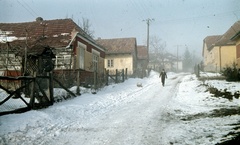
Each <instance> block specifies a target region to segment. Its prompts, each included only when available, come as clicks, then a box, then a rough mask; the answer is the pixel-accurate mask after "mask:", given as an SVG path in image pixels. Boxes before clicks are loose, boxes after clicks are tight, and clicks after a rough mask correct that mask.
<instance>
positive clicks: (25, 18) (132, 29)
mask: <svg viewBox="0 0 240 145" xmlns="http://www.w3.org/2000/svg"><path fill="white" fill-rule="evenodd" d="M39 16H40V17H42V18H43V19H45V20H50V19H64V18H72V19H73V20H74V21H75V22H76V23H77V24H79V23H81V21H82V18H87V19H89V21H90V23H91V29H92V30H93V31H94V32H95V33H94V36H95V38H98V37H101V38H122V37H136V38H137V43H138V45H143V44H145V45H146V38H147V24H146V21H144V20H146V19H154V20H153V21H151V23H150V36H156V37H158V38H159V39H161V40H162V42H166V50H167V51H169V52H173V53H176V50H177V46H178V48H179V53H180V52H183V51H184V50H185V48H186V46H187V47H188V48H189V50H190V51H191V52H194V53H195V54H196V55H201V53H202V46H203V39H204V38H205V37H206V36H209V35H221V34H223V33H225V32H226V31H227V30H228V29H229V28H230V27H231V25H233V24H234V23H235V22H236V21H238V20H239V19H240V0H0V23H12V22H29V21H35V19H36V18H37V17H39Z"/></svg>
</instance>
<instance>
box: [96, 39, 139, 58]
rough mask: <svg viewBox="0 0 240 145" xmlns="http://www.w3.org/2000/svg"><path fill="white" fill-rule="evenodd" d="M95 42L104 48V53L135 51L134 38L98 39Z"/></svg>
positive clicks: (135, 42) (135, 43)
mask: <svg viewBox="0 0 240 145" xmlns="http://www.w3.org/2000/svg"><path fill="white" fill-rule="evenodd" d="M96 42H97V43H98V44H99V45H101V46H103V47H105V48H106V54H116V53H135V51H136V50H135V49H136V46H137V41H136V38H114V39H98V40H96Z"/></svg>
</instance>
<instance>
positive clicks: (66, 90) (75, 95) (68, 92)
mask: <svg viewBox="0 0 240 145" xmlns="http://www.w3.org/2000/svg"><path fill="white" fill-rule="evenodd" d="M53 80H54V81H55V82H57V83H58V84H59V85H60V86H61V87H62V88H63V89H64V90H66V91H67V92H68V93H69V94H71V95H72V96H74V97H76V95H75V94H74V93H73V92H71V91H70V90H68V88H66V87H65V86H64V85H63V84H62V83H61V82H59V81H58V80H57V79H55V78H53Z"/></svg>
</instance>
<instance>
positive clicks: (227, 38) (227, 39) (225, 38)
mask: <svg viewBox="0 0 240 145" xmlns="http://www.w3.org/2000/svg"><path fill="white" fill-rule="evenodd" d="M239 31H240V21H237V22H235V23H234V24H233V25H232V26H231V27H230V28H229V29H228V30H227V32H225V33H224V34H223V35H222V37H221V39H219V41H218V42H217V43H216V45H218V46H221V45H234V44H235V43H236V42H235V41H233V40H231V38H232V37H234V36H235V35H236V33H238V32H239Z"/></svg>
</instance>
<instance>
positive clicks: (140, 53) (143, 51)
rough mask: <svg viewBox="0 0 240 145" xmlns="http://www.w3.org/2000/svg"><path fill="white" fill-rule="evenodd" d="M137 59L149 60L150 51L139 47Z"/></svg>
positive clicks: (141, 46)
mask: <svg viewBox="0 0 240 145" xmlns="http://www.w3.org/2000/svg"><path fill="white" fill-rule="evenodd" d="M137 57H138V59H148V50H147V47H146V46H143V45H139V46H137Z"/></svg>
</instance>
